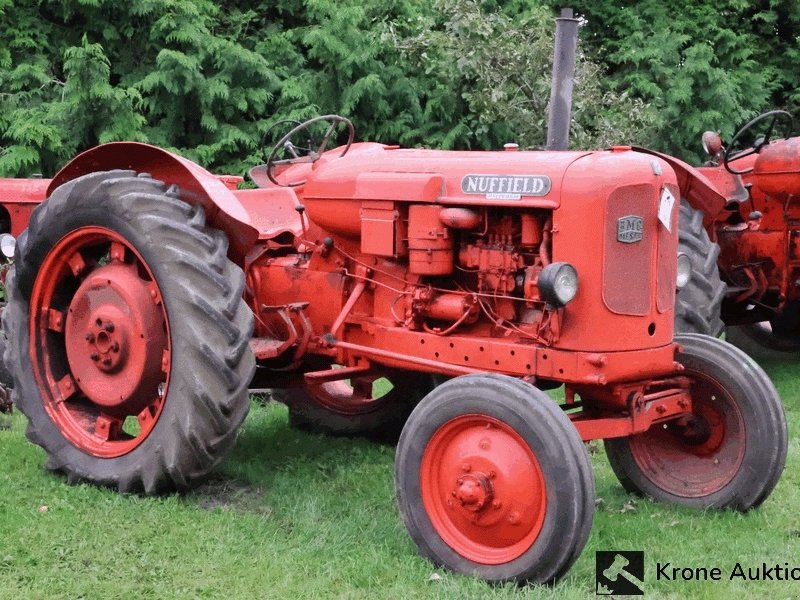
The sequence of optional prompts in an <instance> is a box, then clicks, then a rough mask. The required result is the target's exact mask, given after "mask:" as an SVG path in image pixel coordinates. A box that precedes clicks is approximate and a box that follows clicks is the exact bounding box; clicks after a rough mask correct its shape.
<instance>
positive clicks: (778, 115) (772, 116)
mask: <svg viewBox="0 0 800 600" xmlns="http://www.w3.org/2000/svg"><path fill="white" fill-rule="evenodd" d="M766 121H769V125H768V126H767V130H766V132H765V133H764V135H763V136H760V137H759V138H758V139H756V141H755V142H754V143H753V146H752V147H751V148H748V149H747V150H740V151H738V152H735V151H734V149H735V148H736V147H737V143H738V142H739V141H740V140H741V139H742V138H743V137H744V135H745V134H746V133H749V132H750V131H751V130H752V129H755V128H756V127H757V126H758V125H760V124H761V123H763V122H766ZM778 121H783V122H785V123H787V124H788V131H789V133H791V131H792V130H793V129H794V119H792V115H790V114H789V113H788V112H786V111H785V110H771V111H769V112H765V113H764V114H762V115H758V116H757V117H756V118H755V119H753V120H752V121H750V122H749V123H747V124H746V125H745V126H744V127H742V128H741V129H740V130H739V131H737V132H736V135H734V136H733V138H732V139H731V141H730V143H729V144H728V146H727V148H725V153H724V154H723V155H722V166H724V167H725V170H726V171H728V172H729V173H733V174H734V175H744V174H745V173H749V172H750V171H752V170H753V167H748V168H747V169H742V170H740V171H739V170H736V169H733V168H731V166H730V164H729V163H730V162H732V161H734V160H739V159H740V158H744V157H745V156H750V155H751V154H757V153H758V152H760V151H761V149H762V148H763V147H764V146H766V145H767V144H769V141H770V139H771V138H772V133H773V130H774V129H775V125H776V124H777V123H778Z"/></svg>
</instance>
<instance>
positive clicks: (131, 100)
mask: <svg viewBox="0 0 800 600" xmlns="http://www.w3.org/2000/svg"><path fill="white" fill-rule="evenodd" d="M556 4H557V3H555V2H548V1H547V0H542V1H541V2H538V3H537V2H530V1H527V0H526V1H523V0H509V1H505V2H503V1H501V0H483V1H481V0H433V1H432V2H431V1H427V0H403V1H402V2H397V1H395V0H363V1H362V2H336V1H335V0H270V1H267V2H252V1H250V2H246V1H244V0H234V1H231V2H225V3H224V4H223V3H215V2H211V1H209V0H128V1H127V2H116V1H112V0H16V1H12V0H0V27H2V30H3V32H4V35H3V36H2V39H0V146H2V151H1V152H0V175H5V176H25V175H29V174H31V173H35V172H40V173H43V174H44V175H51V174H52V173H53V172H54V171H55V170H57V169H58V168H59V167H60V166H61V165H62V164H63V163H64V162H66V161H67V160H69V158H71V157H72V156H74V155H75V154H76V153H78V152H80V151H82V150H84V149H86V148H89V147H91V146H93V145H96V144H99V143H103V142H108V141H112V140H121V139H128V140H138V141H144V142H149V143H153V144H157V145H160V146H164V147H167V148H170V149H174V150H176V151H177V152H179V153H181V154H184V155H186V156H188V157H190V158H192V159H194V160H196V161H198V162H199V163H201V164H203V165H205V166H207V167H209V168H212V169H215V170H225V171H229V172H236V173H239V172H242V171H243V170H244V169H245V168H246V167H247V166H248V165H252V164H254V163H256V162H259V161H262V160H263V158H264V145H265V144H267V143H268V142H269V141H270V140H267V139H263V138H264V134H265V132H266V131H267V130H268V129H269V127H270V126H271V125H272V124H274V123H276V122H277V121H280V120H283V119H287V118H290V119H302V118H305V117H309V116H312V115H316V114H321V113H330V112H334V113H340V114H344V115H346V116H349V117H350V118H352V120H353V121H354V122H355V124H356V127H357V130H358V135H359V138H360V139H370V140H379V141H383V142H387V143H400V144H403V145H421V144H422V145H426V146H434V147H444V148H497V147H498V146H500V145H501V144H502V143H504V142H509V141H515V142H518V143H520V144H521V145H523V146H526V147H528V146H533V147H537V146H541V145H542V144H543V142H544V138H545V124H546V120H547V119H546V114H547V102H548V99H549V88H550V68H551V56H552V40H553V31H554V22H553V17H554V16H555V10H554V8H555V6H556ZM618 4H619V3H617V2H612V1H611V0H597V1H593V2H575V3H573V5H574V6H575V7H576V9H578V11H579V12H581V13H582V14H584V15H585V24H584V27H583V28H582V34H581V44H580V48H579V53H578V67H577V73H576V90H575V99H574V112H573V115H574V119H573V121H574V122H573V128H572V143H573V145H574V146H575V147H603V146H607V145H609V144H612V143H623V142H624V143H639V144H645V145H648V146H651V147H654V148H657V149H662V150H667V151H670V152H672V153H675V154H678V155H681V156H689V155H690V153H691V152H692V151H694V149H695V148H696V146H697V142H696V140H698V139H699V133H700V132H701V131H702V130H703V129H705V128H717V129H720V130H721V131H722V132H723V134H725V135H730V133H731V132H732V130H733V128H734V127H735V125H736V124H737V123H739V122H741V121H743V120H744V119H746V118H747V117H750V116H753V115H754V114H756V113H757V112H759V111H760V110H762V109H766V108H769V107H772V106H779V107H789V108H792V107H794V105H796V104H797V103H798V102H799V101H800V96H799V95H798V92H797V87H798V86H797V84H798V81H797V80H798V78H799V77H800V75H798V70H797V69H795V68H794V65H796V63H797V58H798V56H797V54H798V50H797V43H796V41H797V36H798V34H800V9H798V8H796V7H795V3H790V2H777V1H772V0H770V1H767V0H762V1H760V2H756V3H752V2H744V1H740V0H723V1H722V2H717V3H715V4H713V5H712V4H711V3H709V2H688V1H686V2H678V3H677V4H680V5H681V7H676V6H677V5H676V6H673V5H670V6H669V9H667V8H665V5H664V3H663V2H660V1H658V0H643V1H642V2H638V3H629V5H628V6H627V7H624V8H619V7H618ZM684 5H685V6H684ZM745 23H746V25H744V24H745ZM778 47H780V51H779V52H777V51H776V48H778Z"/></svg>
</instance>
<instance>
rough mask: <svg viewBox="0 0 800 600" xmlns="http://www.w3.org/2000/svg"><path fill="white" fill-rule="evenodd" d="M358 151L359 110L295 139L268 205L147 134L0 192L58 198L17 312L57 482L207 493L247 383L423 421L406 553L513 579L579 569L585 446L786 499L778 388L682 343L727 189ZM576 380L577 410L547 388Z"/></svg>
mask: <svg viewBox="0 0 800 600" xmlns="http://www.w3.org/2000/svg"><path fill="white" fill-rule="evenodd" d="M319 126H322V130H321V131H320V132H319V136H318V137H316V138H315V136H314V134H313V132H314V128H315V127H319ZM339 127H343V128H344V130H345V132H346V136H347V141H346V143H344V144H343V145H340V146H338V147H336V148H335V149H332V150H328V149H327V148H328V146H329V145H332V143H333V140H334V138H335V137H336V136H337V135H338V133H339V132H338V128H339ZM353 138H354V132H353V127H352V125H351V124H350V122H349V121H347V120H346V119H344V118H342V117H338V116H325V117H319V118H317V119H312V120H311V121H308V122H306V123H303V124H298V125H297V126H296V127H294V128H292V130H291V131H289V133H287V135H286V136H284V137H283V138H282V139H281V140H280V141H279V142H278V143H277V144H276V146H275V148H274V149H273V150H272V152H270V153H269V155H268V158H267V161H266V164H265V165H262V166H259V167H256V168H255V169H253V171H251V176H252V178H253V180H254V181H255V182H256V183H257V184H258V185H259V186H261V187H259V189H250V190H232V189H230V187H229V186H227V185H226V183H230V180H225V179H220V178H219V177H216V176H213V175H211V174H209V173H208V172H206V171H205V170H203V169H202V168H200V167H199V166H197V165H196V164H193V163H191V162H189V161H188V160H185V159H183V158H180V157H178V156H175V155H174V154H171V153H169V152H166V151H164V150H161V149H159V148H155V147H152V146H147V145H143V144H136V143H113V144H107V145H104V146H100V147H98V148H95V149H93V150H90V151H88V152H85V153H84V154H82V155H80V156H78V157H77V158H75V159H74V160H73V161H72V162H70V163H69V164H68V165H67V166H66V167H64V169H63V170H62V171H61V172H59V173H58V174H57V175H56V176H55V178H54V179H53V180H52V181H30V182H19V181H7V182H2V183H0V194H2V196H0V198H2V199H3V200H4V201H5V206H6V207H7V208H8V212H9V219H10V222H11V225H10V229H11V231H12V232H14V233H19V232H20V231H21V229H22V228H23V226H22V225H20V224H17V222H18V221H17V220H19V222H20V223H21V222H22V221H27V216H26V212H25V211H26V210H28V207H31V206H33V205H35V204H36V203H37V202H39V201H40V200H42V199H43V198H44V197H47V199H46V200H45V201H44V202H42V203H41V204H40V205H39V206H37V207H36V208H35V210H33V212H32V213H31V214H30V223H29V225H28V227H27V230H25V231H24V232H22V233H21V234H20V235H19V238H18V240H17V247H16V257H15V265H14V267H13V268H12V270H11V273H10V275H9V278H8V281H7V287H8V291H9V304H8V307H7V309H6V313H5V315H4V319H3V320H4V328H5V330H6V332H7V334H8V341H9V344H8V348H7V351H6V362H7V364H8V366H9V367H10V369H11V371H12V373H13V378H14V398H15V401H16V403H17V405H18V407H19V409H20V410H21V411H22V412H24V413H25V414H26V415H27V417H28V419H29V425H28V437H29V438H30V439H31V440H32V441H33V442H35V443H37V444H39V445H41V446H42V447H43V448H44V449H45V451H46V453H47V467H48V468H49V469H52V470H56V471H61V472H63V473H65V474H66V476H67V478H68V480H69V481H71V482H77V481H86V482H91V483H95V484H99V485H105V486H109V487H112V488H116V489H119V490H120V491H123V492H132V491H144V492H147V493H151V492H158V491H161V490H167V489H174V488H184V487H186V486H188V485H190V484H191V483H192V482H194V481H196V480H198V479H200V478H202V477H203V476H204V475H206V474H207V473H208V472H209V471H210V470H211V469H213V468H214V467H215V466H216V465H217V464H218V463H219V462H220V461H221V460H222V458H223V457H224V456H225V454H226V452H227V451H228V449H229V448H230V447H231V446H232V444H233V443H234V439H235V436H236V431H237V428H238V427H239V425H240V424H241V422H242V420H243V419H244V417H245V415H246V413H247V409H248V404H249V400H248V387H249V386H250V385H253V386H262V387H271V388H289V392H288V393H287V397H286V402H287V403H288V404H289V406H290V411H291V415H292V418H293V419H296V420H300V421H305V422H306V423H310V424H316V425H318V426H321V427H324V428H325V429H327V430H328V431H334V432H350V433H352V432H358V431H385V430H391V429H394V428H397V427H399V426H401V425H402V426H403V427H402V434H401V436H400V441H399V444H398V447H397V456H396V488H397V502H398V505H399V508H400V512H401V514H402V517H403V519H404V521H405V523H406V526H407V528H408V531H409V533H410V535H411V537H412V538H413V539H414V541H415V542H416V544H417V546H418V547H419V549H420V552H421V553H422V554H424V555H425V556H427V557H429V558H430V559H432V560H433V561H434V562H436V563H438V564H441V565H444V566H445V567H448V568H450V569H453V570H455V571H458V572H463V573H474V574H478V575H480V576H481V577H484V578H486V579H487V580H490V581H498V582H499V581H510V580H514V581H536V582H549V581H553V580H555V579H557V578H558V577H559V576H561V575H563V574H564V573H565V572H566V571H567V569H568V568H569V567H570V565H571V564H572V563H573V562H574V561H575V560H576V558H577V557H578V555H579V554H580V552H581V550H582V548H583V546H584V544H585V542H586V540H587V537H588V535H589V531H590V528H591V524H592V518H593V513H594V501H595V492H594V480H593V476H592V469H591V463H590V460H589V457H588V454H587V451H586V449H585V447H584V444H583V442H584V441H587V440H592V439H603V440H605V443H606V448H607V453H608V457H609V459H610V461H611V464H612V466H613V468H614V471H615V473H616V474H617V476H618V477H619V479H620V481H621V483H622V485H623V486H624V487H625V489H627V490H629V491H631V492H636V493H639V494H645V495H648V496H652V497H653V498H656V499H660V500H664V501H669V502H676V503H679V504H683V505H688V506H694V507H698V508H706V507H715V508H731V509H736V510H742V511H744V510H748V509H750V508H752V507H755V506H757V505H759V504H760V503H761V502H762V501H764V499H765V498H766V497H767V496H768V495H769V493H770V492H771V491H772V489H773V487H774V486H775V484H776V483H777V481H778V479H779V477H780V475H781V472H782V470H783V465H784V461H785V457H786V449H787V431H786V422H785V418H784V414H783V409H782V406H781V403H780V400H779V398H778V394H777V392H776V390H775V388H774V387H773V385H772V384H771V382H770V381H769V379H768V378H767V376H766V375H765V374H764V372H763V371H762V370H761V369H760V368H759V367H758V366H757V365H756V364H755V363H754V362H753V361H752V360H751V359H750V358H748V357H747V356H746V355H745V354H744V353H742V352H741V351H740V350H738V349H736V348H734V347H732V346H730V345H729V344H726V343H725V342H722V341H720V340H717V339H714V338H711V337H708V336H701V335H693V334H689V335H683V336H680V337H678V338H677V339H676V338H674V336H673V332H674V323H673V319H674V315H675V310H674V303H675V290H676V286H677V285H680V284H683V283H686V281H687V279H689V278H690V275H691V274H690V273H689V271H688V270H687V267H688V266H689V261H688V260H687V259H686V258H685V257H684V258H683V259H680V260H676V257H677V256H678V213H679V210H678V204H679V200H678V199H680V198H681V197H690V198H703V197H705V196H706V195H707V196H708V197H709V198H711V199H713V198H716V196H715V195H714V194H716V192H715V191H714V190H713V189H707V187H704V185H703V184H704V181H705V180H701V179H699V178H697V177H695V176H693V175H692V174H691V173H687V172H682V171H678V173H677V175H676V171H675V170H674V169H673V167H672V166H671V164H670V162H669V161H667V160H665V159H663V158H660V157H658V156H654V155H652V154H647V153H644V152H638V151H635V150H633V149H631V148H629V147H615V148H612V149H611V150H608V151H598V152H528V151H519V150H518V149H517V148H515V147H513V146H509V147H508V148H507V149H506V151H499V152H455V151H436V150H427V149H414V150H411V149H400V148H397V147H394V146H386V145H381V144H377V143H353ZM314 139H317V140H319V141H318V142H314V141H313V140H314ZM15 219H17V220H15ZM679 265H680V268H679ZM744 365H746V366H747V368H743V366H744ZM251 382H252V383H251ZM437 383H438V385H437ZM558 386H563V388H564V401H563V403H562V404H561V405H559V404H558V403H557V402H556V401H554V400H553V399H551V398H550V397H549V396H548V395H547V394H546V393H545V392H544V391H543V390H546V389H549V388H554V387H558Z"/></svg>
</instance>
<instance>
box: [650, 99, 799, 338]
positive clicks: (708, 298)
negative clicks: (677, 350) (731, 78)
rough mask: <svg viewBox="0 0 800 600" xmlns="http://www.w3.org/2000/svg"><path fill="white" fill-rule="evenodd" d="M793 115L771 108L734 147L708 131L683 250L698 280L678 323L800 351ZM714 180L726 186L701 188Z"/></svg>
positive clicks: (683, 296)
mask: <svg viewBox="0 0 800 600" xmlns="http://www.w3.org/2000/svg"><path fill="white" fill-rule="evenodd" d="M792 131H793V121H792V117H791V115H790V114H789V113H788V112H786V111H782V110H774V111H769V112H766V113H764V114H762V115H760V116H758V117H756V118H755V119H753V120H752V121H750V122H749V123H747V124H746V125H744V126H743V127H742V128H741V129H740V130H739V131H738V132H737V133H736V134H735V135H734V136H733V138H731V140H730V143H729V144H728V145H727V147H725V146H723V143H722V140H721V138H720V136H719V135H718V134H717V133H715V132H711V131H707V132H706V133H705V134H703V145H704V148H705V149H706V151H707V152H708V154H710V160H709V161H708V162H707V163H706V164H705V165H704V166H702V167H699V168H693V167H689V166H688V165H686V164H685V163H682V162H681V161H677V160H675V159H671V158H666V157H665V158H666V159H667V160H668V161H669V162H670V163H671V164H672V165H673V167H674V168H675V170H676V172H678V174H679V180H680V179H681V178H682V177H683V178H686V179H687V180H693V181H694V182H695V183H694V184H691V185H689V186H686V187H685V188H684V187H683V186H682V189H686V190H687V194H686V197H685V198H684V200H683V202H682V206H681V221H680V230H681V233H680V235H681V243H680V250H681V252H684V253H686V255H687V256H689V257H690V258H691V260H692V264H693V273H692V275H693V276H692V280H691V281H690V282H689V284H688V285H687V286H685V287H684V288H683V289H682V290H680V292H679V293H678V307H677V318H678V320H677V323H676V326H677V330H678V331H694V332H702V333H708V334H711V335H715V336H716V335H719V334H720V333H722V330H723V327H724V326H728V327H727V335H728V339H729V340H731V341H733V342H734V343H736V344H740V345H742V346H743V347H747V348H753V349H755V345H760V346H762V347H764V348H767V349H771V350H777V351H785V352H794V353H796V352H800V138H799V137H792V136H791V134H792ZM701 188H713V189H715V190H717V194H716V195H715V194H713V193H701V194H698V193H696V192H697V190H699V189H701Z"/></svg>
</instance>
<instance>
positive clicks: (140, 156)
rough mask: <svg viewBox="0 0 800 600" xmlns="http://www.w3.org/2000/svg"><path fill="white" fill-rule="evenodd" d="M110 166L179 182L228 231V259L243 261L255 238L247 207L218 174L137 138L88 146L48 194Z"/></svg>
mask: <svg viewBox="0 0 800 600" xmlns="http://www.w3.org/2000/svg"><path fill="white" fill-rule="evenodd" d="M112 169H131V170H134V171H137V172H140V173H149V174H150V175H152V176H153V178H155V179H158V180H160V181H163V182H164V183H165V184H167V186H170V185H172V184H176V185H178V186H179V187H180V188H181V197H182V198H183V199H184V200H186V201H187V202H189V203H191V204H197V205H200V206H202V207H203V209H204V210H205V212H206V220H207V221H208V223H209V224H210V225H211V226H212V227H215V228H217V229H220V230H222V231H224V232H225V233H226V234H227V236H228V240H229V242H230V246H229V248H230V249H229V255H230V257H231V259H233V260H234V261H235V262H236V263H237V264H240V265H241V264H243V263H244V257H245V255H246V254H247V251H248V250H249V249H250V248H251V247H252V246H253V244H254V243H255V241H256V240H257V239H258V231H257V230H256V229H255V228H254V227H253V226H252V224H251V223H250V217H249V216H248V214H247V211H246V210H245V209H244V207H243V206H242V204H241V203H240V202H239V200H238V199H237V198H236V196H235V195H234V194H233V192H232V191H231V190H230V189H228V187H227V186H226V185H225V183H224V182H223V180H221V179H220V178H219V177H217V176H215V175H212V174H211V173H209V172H208V171H206V170H205V169H204V168H203V167H201V166H199V165H198V164H196V163H193V162H192V161H190V160H188V159H186V158H183V157H181V156H178V155H176V154H173V153H171V152H168V151H166V150H164V149H162V148H158V147H156V146H151V145H149V144H141V143H138V142H112V143H109V144H103V145H102V146H97V147H95V148H92V149H91V150H87V151H86V152H83V153H82V154H79V155H78V156H76V157H75V158H74V159H72V160H71V161H70V162H69V163H68V164H67V165H66V166H65V167H64V168H63V169H61V170H60V171H59V172H58V173H57V174H56V176H55V177H54V178H53V179H52V181H51V182H50V185H49V187H48V188H47V195H48V196H50V194H52V193H53V190H55V189H56V188H57V187H58V186H60V185H63V184H64V183H66V182H68V181H70V180H72V179H75V178H77V177H80V176H82V175H86V174H87V173H93V172H95V171H110V170H112Z"/></svg>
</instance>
